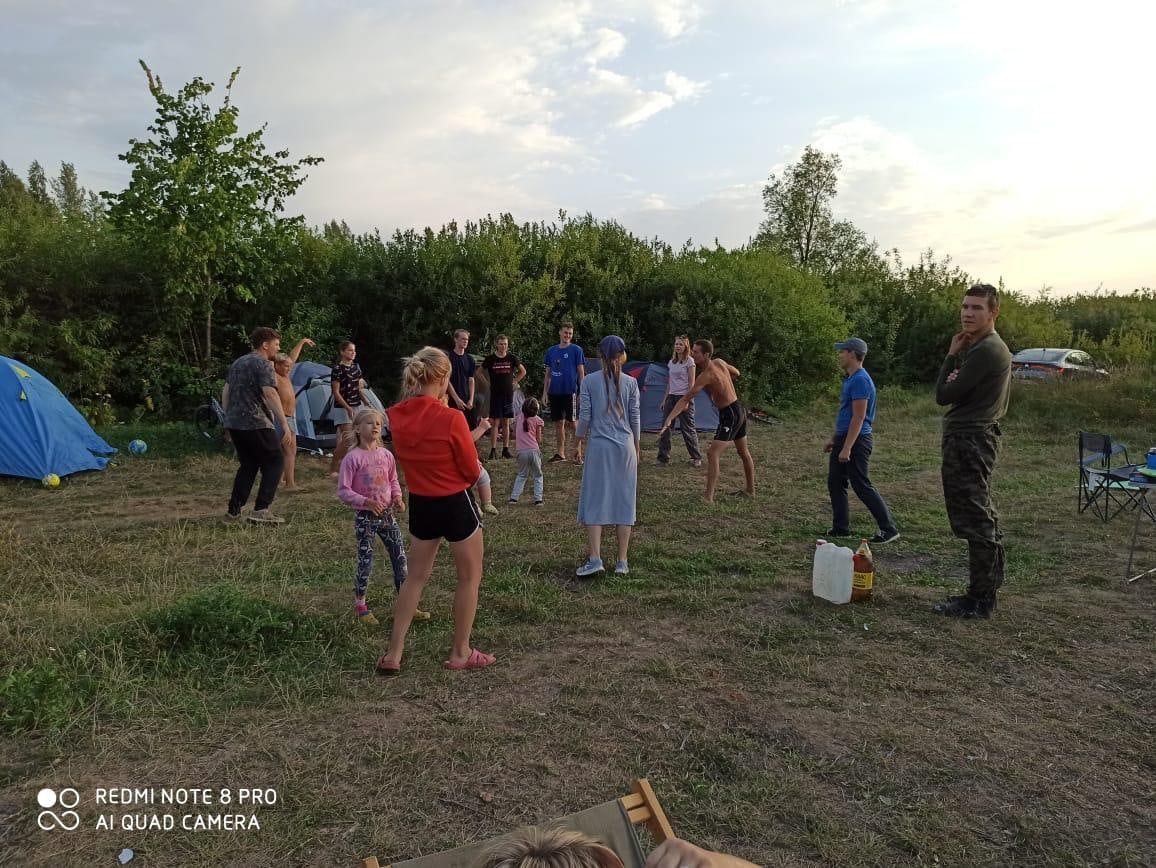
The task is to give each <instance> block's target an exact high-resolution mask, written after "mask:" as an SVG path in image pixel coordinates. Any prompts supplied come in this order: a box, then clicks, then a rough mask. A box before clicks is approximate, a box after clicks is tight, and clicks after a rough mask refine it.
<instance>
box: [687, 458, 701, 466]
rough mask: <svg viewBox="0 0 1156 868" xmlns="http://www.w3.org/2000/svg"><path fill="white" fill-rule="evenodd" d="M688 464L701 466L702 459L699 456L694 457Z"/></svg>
mask: <svg viewBox="0 0 1156 868" xmlns="http://www.w3.org/2000/svg"><path fill="white" fill-rule="evenodd" d="M690 466H691V467H702V459H701V458H695V459H693V460H692V461H691V462H690Z"/></svg>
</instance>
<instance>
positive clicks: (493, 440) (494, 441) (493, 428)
mask: <svg viewBox="0 0 1156 868" xmlns="http://www.w3.org/2000/svg"><path fill="white" fill-rule="evenodd" d="M500 424H501V420H500V419H499V420H498V425H500ZM498 425H495V424H494V420H493V419H492V418H491V419H490V451H491V452H493V451H494V450H495V449H497V448H498Z"/></svg>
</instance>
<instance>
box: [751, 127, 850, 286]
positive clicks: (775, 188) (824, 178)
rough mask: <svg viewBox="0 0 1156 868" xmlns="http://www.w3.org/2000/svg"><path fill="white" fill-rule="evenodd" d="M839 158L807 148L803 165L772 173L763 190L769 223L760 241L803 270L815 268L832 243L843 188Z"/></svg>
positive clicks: (763, 225) (801, 162) (764, 223)
mask: <svg viewBox="0 0 1156 868" xmlns="http://www.w3.org/2000/svg"><path fill="white" fill-rule="evenodd" d="M842 164H843V161H842V160H841V159H840V158H839V155H838V154H829V155H828V154H824V153H823V152H822V151H820V150H818V149H817V148H812V147H811V146H810V145H807V147H806V148H804V149H803V156H802V157H800V158H799V162H797V163H795V164H793V165H789V166H787V167H786V169H784V170H783V173H782V176H781V177H776V176H775V174H774V173H773V172H772V173H771V175H770V177H769V178H768V179H767V184H766V186H764V187H763V211H764V212H766V215H767V216H766V219H765V220H764V221H763V223H762V225H761V226H760V227H759V235H758V241H759V243H760V244H763V245H765V246H769V247H770V248H771V249H773V250H774V251H776V252H777V253H780V254H782V255H783V256H786V257H788V258H789V259H791V260H792V261H793V262H794V263H795V264H796V265H798V266H799V267H800V268H803V269H807V268H809V267H810V266H811V264H812V261H813V260H814V259H815V258H816V255H817V254H818V255H822V253H824V252H825V248H826V246H827V245H828V244H829V243H830V241H831V238H830V236H831V227H832V224H833V222H834V221H833V218H832V216H831V200H832V199H834V198H835V193H836V191H837V190H838V186H839V168H840V166H842Z"/></svg>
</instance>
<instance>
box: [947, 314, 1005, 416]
mask: <svg viewBox="0 0 1156 868" xmlns="http://www.w3.org/2000/svg"><path fill="white" fill-rule="evenodd" d="M952 374H954V375H955V376H954V378H952V379H951V380H950V381H949V379H948V378H949V377H951V376H952ZM1010 392H1011V352H1010V351H1009V350H1008V348H1007V344H1005V343H1004V342H1003V338H1001V337H1000V336H999V334H998V333H997V332H992V333H991V334H989V335H987V336H985V337H982V338H980V339H979V340H978V341H977V342H976V343H974V344H972V345H971V346H970V347H968V348H967V349H966V350H963V351H962V352H960V353H959V354H958V355H954V356H953V355H948V357H947V358H945V359H944V360H943V365H942V366H941V367H940V369H939V377H938V379H937V380H936V382H935V402H936V403H937V404H939V405H940V406H946V405H950V406H951V409H949V410H948V411H947V413H946V414H945V415H944V417H943V432H944V433H945V434H947V433H951V432H955V431H978V430H981V429H983V428H985V427H987V426H988V425H990V424H992V423H993V422H998V421H999V420H1000V419H1002V418H1003V417H1004V414H1005V413H1007V404H1008V395H1009V393H1010Z"/></svg>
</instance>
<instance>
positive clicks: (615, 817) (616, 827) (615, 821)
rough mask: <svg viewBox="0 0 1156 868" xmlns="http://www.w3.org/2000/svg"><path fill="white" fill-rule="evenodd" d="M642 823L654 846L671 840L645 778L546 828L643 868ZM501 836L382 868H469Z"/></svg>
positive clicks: (373, 864)
mask: <svg viewBox="0 0 1156 868" xmlns="http://www.w3.org/2000/svg"><path fill="white" fill-rule="evenodd" d="M643 824H645V825H646V828H647V830H648V831H649V832H650V836H651V837H652V838H653V839H654V842H655V843H656V844H661V843H662V842H663V841H665V840H666V839H667V838H673V837H674V831H673V830H672V829H671V828H670V823H669V822H668V821H667V819H666V814H665V813H664V812H663V810H662V805H660V804H659V803H658V798H657V797H656V796H655V795H654V790H652V789H651V788H650V783H649V782H648V781H647V780H646V778H639V779H638V780H637V781H635V782H634V788H633V790H631V792H630V794H629V795H626V796H623V797H622V798H620V799H614V801H611V802H604V803H603V804H601V805H598V806H597V807H594V808H588V809H586V810H585V811H579V812H578V813H577V814H571V815H570V816H569V817H563V818H562V819H561V820H558V821H556V822H555V823H550V824H548V825H550V826H555V825H561V826H565V827H567V828H571V829H576V830H578V831H579V832H585V833H586V834H587V835H592V836H595V837H597V838H599V839H601V840H602V842H603V843H604V844H605V845H606V846H607V847H609V848H610V849H611V850H613V851H614V852H615V853H617V854H618V855H619V856H620V857H621V859H622V864H623V865H624V866H626V868H643V866H644V865H645V864H646V856H645V854H644V853H643V852H642V847H641V845H640V844H639V843H638V836H637V835H636V834H635V832H634V827H635V826H640V825H643ZM502 837H505V836H499V837H498V838H491V839H489V840H488V841H481V842H479V843H477V844H467V845H466V846H464V847H458V848H457V849H455V850H446V851H445V852H442V853H433V854H431V855H429V856H419V857H418V858H416V859H410V860H408V861H406V862H394V863H393V864H392V865H388V866H386V868H472V866H473V865H474V864H475V863H476V862H477V861H478V860H479V859H480V858H481V857H482V854H483V853H485V851H486V849H487V848H489V847H490V846H491V845H493V844H494V843H495V842H496V841H499V840H501V838H502ZM362 866H363V868H381V863H379V862H378V861H377V857H376V856H369V857H367V858H366V859H365V860H364V861H363V862H362Z"/></svg>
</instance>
